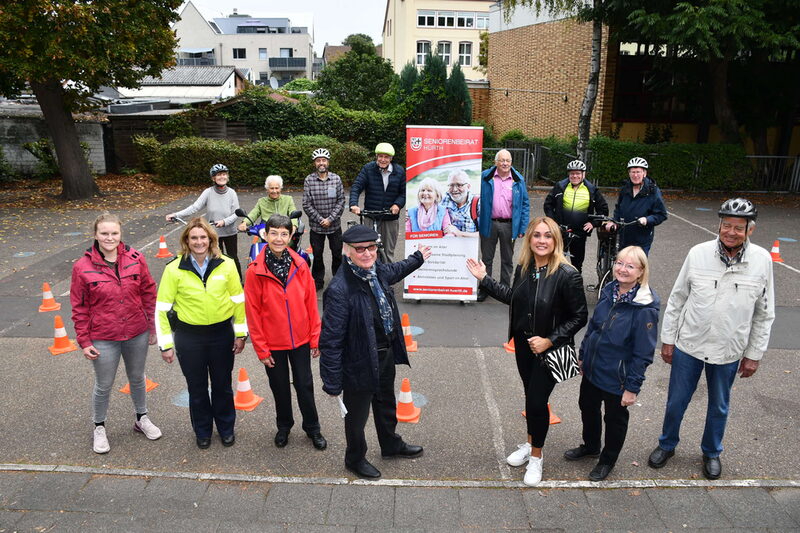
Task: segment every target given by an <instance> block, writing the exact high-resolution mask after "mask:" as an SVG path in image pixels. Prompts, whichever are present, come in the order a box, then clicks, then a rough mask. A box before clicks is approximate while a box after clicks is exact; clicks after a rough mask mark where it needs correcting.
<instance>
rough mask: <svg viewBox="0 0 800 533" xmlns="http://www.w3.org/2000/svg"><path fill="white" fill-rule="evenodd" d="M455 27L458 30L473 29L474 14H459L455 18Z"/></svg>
mask: <svg viewBox="0 0 800 533" xmlns="http://www.w3.org/2000/svg"><path fill="white" fill-rule="evenodd" d="M456 26H458V27H459V28H473V27H475V13H459V14H458V16H457V17H456Z"/></svg>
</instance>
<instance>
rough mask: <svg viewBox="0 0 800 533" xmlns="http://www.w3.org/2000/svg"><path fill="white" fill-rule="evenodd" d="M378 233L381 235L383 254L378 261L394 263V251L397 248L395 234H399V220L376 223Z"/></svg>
mask: <svg viewBox="0 0 800 533" xmlns="http://www.w3.org/2000/svg"><path fill="white" fill-rule="evenodd" d="M378 232H379V233H380V234H381V242H382V243H383V252H382V253H381V257H380V260H381V261H383V262H384V263H393V262H394V249H395V247H396V246H397V234H398V233H399V232H400V219H394V220H380V221H378Z"/></svg>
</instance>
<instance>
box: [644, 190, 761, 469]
mask: <svg viewBox="0 0 800 533" xmlns="http://www.w3.org/2000/svg"><path fill="white" fill-rule="evenodd" d="M719 216H720V224H719V238H717V239H714V240H712V241H708V242H704V243H701V244H698V245H696V246H694V247H693V248H692V249H691V250H690V251H689V254H688V255H687V256H686V260H685V261H684V263H683V267H682V268H681V271H680V274H678V279H677V280H675V285H674V286H673V287H672V293H671V294H670V296H669V301H668V302H667V310H666V312H665V314H664V320H663V322H662V329H661V342H662V347H661V358H662V359H663V360H664V362H666V363H667V364H670V365H672V369H671V371H670V377H669V392H668V394H667V407H666V412H665V413H664V425H663V428H662V433H661V437H659V439H658V447H657V448H656V449H655V450H653V453H651V454H650V458H649V460H648V464H649V465H650V466H651V467H652V468H661V467H663V466H664V465H665V464H667V461H668V460H669V458H670V457H672V456H673V455H675V447H676V446H677V445H678V442H679V440H680V438H679V433H680V427H681V422H682V420H683V415H684V413H685V412H686V408H687V406H688V405H689V401H691V399H692V395H693V394H694V392H695V390H696V389H697V383H698V381H699V379H700V374H702V373H703V371H704V370H705V373H706V383H707V384H708V411H707V412H706V423H705V430H704V431H703V440H702V442H701V445H700V449H701V450H702V452H703V474H704V475H705V477H706V478H708V479H717V478H719V476H720V475H721V473H722V465H721V463H720V459H719V455H720V453H722V437H723V435H724V434H725V424H726V422H727V419H728V405H729V402H730V393H731V388H732V386H733V381H734V379H735V378H736V374H737V372H738V373H739V374H740V376H741V377H743V378H746V377H750V376H752V375H753V374H755V372H756V370H757V369H758V363H759V361H760V360H761V357H762V356H763V355H764V352H765V351H766V349H767V345H768V344H769V333H770V327H771V326H772V321H773V320H774V319H775V302H774V298H773V282H772V259H771V257H770V254H769V252H767V251H766V250H765V249H764V248H761V247H760V246H757V245H755V244H753V243H751V242H750V240H749V237H750V235H751V234H752V233H753V230H754V229H755V223H756V216H757V211H756V208H755V206H754V205H753V204H752V203H751V202H750V201H748V200H745V199H743V198H734V199H730V200H726V201H725V202H724V203H723V204H722V206H721V207H720V210H719Z"/></svg>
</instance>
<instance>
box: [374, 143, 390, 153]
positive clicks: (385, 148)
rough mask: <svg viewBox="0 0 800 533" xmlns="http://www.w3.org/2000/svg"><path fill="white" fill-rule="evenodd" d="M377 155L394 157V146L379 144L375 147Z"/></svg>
mask: <svg viewBox="0 0 800 533" xmlns="http://www.w3.org/2000/svg"><path fill="white" fill-rule="evenodd" d="M375 153H376V154H386V155H391V156H393V155H394V146H392V145H391V144H389V143H378V145H377V146H376V147H375Z"/></svg>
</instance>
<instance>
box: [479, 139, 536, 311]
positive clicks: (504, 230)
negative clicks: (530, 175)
mask: <svg viewBox="0 0 800 533" xmlns="http://www.w3.org/2000/svg"><path fill="white" fill-rule="evenodd" d="M480 205H481V210H480V214H479V217H478V231H479V232H480V234H481V259H482V260H483V264H484V265H486V272H487V273H489V275H491V274H492V263H493V262H494V252H495V248H497V244H498V243H500V282H501V283H503V284H504V285H507V286H509V287H510V286H511V271H512V269H513V267H514V239H517V238H522V237H523V236H524V235H525V229H526V228H527V227H528V222H529V221H530V215H531V206H530V201H529V200H528V188H527V187H526V186H525V178H523V177H522V174H520V173H519V172H518V171H517V169H515V168H514V167H513V166H511V152H509V151H508V150H499V151H498V152H497V155H495V157H494V166H492V167H489V168H488V169H486V170H484V171H483V173H482V174H481V204H480ZM485 299H486V293H485V292H482V291H479V292H478V301H479V302H482V301H483V300H485Z"/></svg>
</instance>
